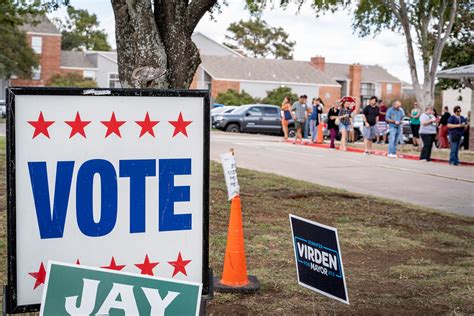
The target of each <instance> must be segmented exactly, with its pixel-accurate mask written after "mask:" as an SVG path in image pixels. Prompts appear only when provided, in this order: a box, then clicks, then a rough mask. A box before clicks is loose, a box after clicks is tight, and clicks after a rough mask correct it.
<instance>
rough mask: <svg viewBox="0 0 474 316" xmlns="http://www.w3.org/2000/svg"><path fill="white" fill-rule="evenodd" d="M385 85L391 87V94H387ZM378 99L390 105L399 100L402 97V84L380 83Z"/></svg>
mask: <svg viewBox="0 0 474 316" xmlns="http://www.w3.org/2000/svg"><path fill="white" fill-rule="evenodd" d="M387 84H391V85H392V93H388V91H387ZM380 97H381V98H382V100H383V101H384V102H386V103H389V102H390V103H391V101H395V99H400V98H401V97H402V84H401V83H394V82H382V83H381V85H380Z"/></svg>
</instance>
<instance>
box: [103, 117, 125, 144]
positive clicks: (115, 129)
mask: <svg viewBox="0 0 474 316" xmlns="http://www.w3.org/2000/svg"><path fill="white" fill-rule="evenodd" d="M100 122H101V123H102V124H104V125H105V127H107V133H105V138H107V137H108V136H109V135H110V134H112V133H114V134H115V135H117V136H118V137H120V138H122V135H120V126H122V125H123V124H125V122H126V121H117V119H116V118H115V112H112V117H111V118H110V121H100Z"/></svg>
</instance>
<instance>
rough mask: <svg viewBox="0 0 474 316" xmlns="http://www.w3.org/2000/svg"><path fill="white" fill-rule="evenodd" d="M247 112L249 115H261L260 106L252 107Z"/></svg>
mask: <svg viewBox="0 0 474 316" xmlns="http://www.w3.org/2000/svg"><path fill="white" fill-rule="evenodd" d="M247 113H250V115H251V116H262V108H261V107H252V108H250V110H249V111H248V112H247Z"/></svg>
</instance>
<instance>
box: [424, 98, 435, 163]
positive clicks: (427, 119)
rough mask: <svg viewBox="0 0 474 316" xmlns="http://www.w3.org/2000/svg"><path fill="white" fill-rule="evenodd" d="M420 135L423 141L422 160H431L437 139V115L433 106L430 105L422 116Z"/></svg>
mask: <svg viewBox="0 0 474 316" xmlns="http://www.w3.org/2000/svg"><path fill="white" fill-rule="evenodd" d="M420 123H421V125H420V137H421V141H422V142H423V148H422V149H421V154H420V160H421V161H430V160H431V150H432V148H433V143H434V141H435V139H436V125H437V123H436V117H435V116H434V115H433V106H428V107H426V109H425V113H423V114H421V116H420Z"/></svg>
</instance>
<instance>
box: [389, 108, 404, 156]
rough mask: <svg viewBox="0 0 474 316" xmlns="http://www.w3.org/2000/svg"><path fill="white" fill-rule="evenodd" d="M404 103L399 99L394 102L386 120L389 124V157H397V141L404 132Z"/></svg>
mask: <svg viewBox="0 0 474 316" xmlns="http://www.w3.org/2000/svg"><path fill="white" fill-rule="evenodd" d="M401 106H402V103H401V102H400V101H399V100H396V101H395V102H393V105H392V107H391V108H390V109H388V111H387V115H386V116H385V120H386V121H387V123H388V124H389V137H388V155H387V157H388V158H397V143H398V139H399V138H400V134H401V133H402V121H403V115H404V112H403V110H402V108H401Z"/></svg>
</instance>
